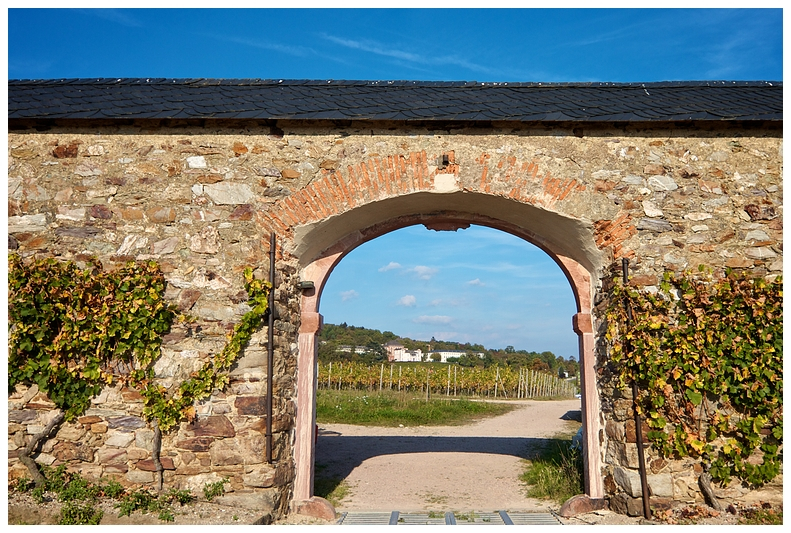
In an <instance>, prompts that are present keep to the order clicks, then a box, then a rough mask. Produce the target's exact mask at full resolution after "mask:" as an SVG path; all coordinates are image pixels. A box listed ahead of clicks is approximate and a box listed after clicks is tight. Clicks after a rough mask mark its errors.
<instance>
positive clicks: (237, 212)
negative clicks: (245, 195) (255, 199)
mask: <svg viewBox="0 0 791 533" xmlns="http://www.w3.org/2000/svg"><path fill="white" fill-rule="evenodd" d="M254 216H255V209H253V206H252V205H250V204H242V205H240V206H239V207H237V208H236V209H234V210H233V212H232V213H231V214H230V215H229V216H228V220H252V219H253V217H254Z"/></svg>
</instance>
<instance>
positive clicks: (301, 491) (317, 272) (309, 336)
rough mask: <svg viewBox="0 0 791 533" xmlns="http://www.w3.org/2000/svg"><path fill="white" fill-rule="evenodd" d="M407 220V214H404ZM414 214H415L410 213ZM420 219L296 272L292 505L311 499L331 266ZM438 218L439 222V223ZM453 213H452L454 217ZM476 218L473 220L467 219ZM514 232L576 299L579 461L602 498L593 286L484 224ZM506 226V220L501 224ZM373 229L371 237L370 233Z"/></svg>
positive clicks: (355, 238)
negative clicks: (323, 302) (303, 287)
mask: <svg viewBox="0 0 791 533" xmlns="http://www.w3.org/2000/svg"><path fill="white" fill-rule="evenodd" d="M407 218H409V217H407ZM413 218H414V217H413ZM418 218H419V220H413V221H406V220H403V219H401V220H394V221H390V222H389V223H386V224H385V225H382V226H379V227H377V228H376V230H374V231H373V232H369V231H360V232H356V233H354V234H351V235H349V236H347V237H346V238H345V239H343V240H341V241H340V242H338V243H336V244H335V245H333V246H332V247H330V248H329V249H328V250H327V251H326V252H325V253H324V254H322V255H321V257H319V258H317V259H315V260H313V261H312V262H310V263H309V264H307V265H306V266H305V267H304V269H303V270H302V273H301V279H302V280H305V281H312V282H313V284H314V287H315V288H314V289H311V290H309V291H306V292H305V293H304V294H303V295H302V298H301V302H300V314H301V315H300V316H301V325H300V329H299V338H298V345H299V355H298V361H297V368H298V376H297V413H296V420H295V440H294V460H295V463H296V475H295V479H294V492H293V495H292V504H293V505H295V506H299V505H300V504H301V503H302V502H306V501H310V500H311V498H313V481H314V478H313V474H314V466H315V427H316V390H317V386H318V357H317V355H318V334H319V331H320V329H321V326H322V322H323V321H322V316H321V314H319V312H318V306H319V296H320V294H321V290H322V288H323V287H324V284H325V283H326V281H327V278H328V277H329V274H330V272H331V271H332V269H333V268H334V266H335V265H336V264H337V263H338V262H339V261H340V260H341V258H342V257H343V256H344V255H346V254H347V253H348V252H350V251H351V250H353V249H354V248H356V247H357V246H359V245H360V244H362V243H364V242H366V241H368V240H371V239H372V238H375V237H377V236H380V235H383V234H385V233H388V232H390V231H393V230H395V229H399V228H400V227H404V226H408V225H412V224H414V223H416V222H417V223H422V222H426V220H425V218H424V217H418ZM442 218H443V217H440V218H439V220H438V219H436V218H434V219H432V220H434V221H439V222H444V221H445V220H443V219H442ZM456 218H457V217H454V220H455V219H456ZM469 218H470V221H472V222H474V223H480V221H479V220H477V218H478V217H475V216H471V217H469ZM472 219H476V220H472ZM486 225H490V226H491V227H494V228H496V229H501V230H503V231H507V232H509V233H512V234H516V235H517V236H520V237H521V238H524V239H525V240H528V241H529V242H531V243H533V244H536V245H538V246H539V247H541V248H542V249H543V250H544V251H545V252H547V253H548V254H549V255H550V256H551V257H552V258H553V259H555V261H556V262H557V263H558V265H559V266H560V267H561V269H562V270H563V272H564V273H565V275H566V277H567V279H568V280H569V283H570V284H571V288H572V292H573V293H574V297H575V299H576V303H577V314H576V315H574V317H573V320H572V326H573V329H574V332H575V333H577V335H578V337H579V360H580V381H581V389H582V402H581V403H582V405H581V411H582V427H583V459H584V469H585V494H586V495H587V496H589V497H590V498H603V497H604V490H603V483H602V478H601V453H600V446H599V423H600V422H599V395H598V388H597V386H596V377H595V369H594V361H595V355H594V333H593V321H592V315H591V309H592V293H593V291H592V285H591V275H590V273H589V272H588V271H587V269H585V268H584V267H583V266H582V265H581V264H580V263H579V262H577V261H575V260H574V259H572V258H570V257H568V256H566V255H563V254H560V253H553V251H552V249H551V246H549V245H547V243H546V242H536V241H541V240H542V239H540V238H537V236H534V235H532V234H531V233H530V232H529V231H526V230H521V231H518V230H519V229H521V228H517V229H516V230H515V228H512V227H501V226H503V225H502V224H497V223H496V222H495V223H492V224H486ZM506 226H510V224H506ZM372 233H373V235H372ZM531 237H532V238H531Z"/></svg>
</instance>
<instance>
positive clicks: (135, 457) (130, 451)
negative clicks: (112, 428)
mask: <svg viewBox="0 0 791 533" xmlns="http://www.w3.org/2000/svg"><path fill="white" fill-rule="evenodd" d="M126 455H127V457H129V460H130V461H139V460H140V459H146V458H148V457H151V452H150V451H149V450H144V449H143V448H127V449H126Z"/></svg>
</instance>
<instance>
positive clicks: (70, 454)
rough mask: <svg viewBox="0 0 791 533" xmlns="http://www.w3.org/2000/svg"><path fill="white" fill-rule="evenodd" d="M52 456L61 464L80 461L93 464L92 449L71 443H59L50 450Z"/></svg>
mask: <svg viewBox="0 0 791 533" xmlns="http://www.w3.org/2000/svg"><path fill="white" fill-rule="evenodd" d="M52 454H53V455H54V456H55V457H56V458H57V459H58V461H61V462H67V461H82V462H85V463H92V462H93V456H94V453H93V448H91V447H89V446H85V445H82V444H75V443H73V442H59V443H57V444H56V445H55V447H54V448H53V450H52Z"/></svg>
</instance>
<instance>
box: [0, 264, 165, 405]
mask: <svg viewBox="0 0 791 533" xmlns="http://www.w3.org/2000/svg"><path fill="white" fill-rule="evenodd" d="M8 262H9V264H8V319H9V327H10V330H9V338H8V344H9V356H8V386H9V389H10V390H13V388H14V387H15V386H16V384H18V383H28V384H30V383H36V384H37V385H38V387H39V390H41V391H42V392H44V393H46V394H47V396H48V397H49V398H50V400H51V401H52V402H53V403H54V404H55V405H56V406H57V407H58V408H59V409H61V410H63V411H64V412H65V415H66V420H71V419H73V418H74V417H76V416H79V415H81V414H82V413H84V412H85V410H86V409H87V408H88V406H89V405H90V400H91V398H93V397H94V396H96V395H97V394H99V392H101V390H102V388H103V387H104V386H105V385H109V384H112V383H113V381H114V380H116V381H117V380H119V379H120V380H129V379H130V378H131V377H132V376H131V373H130V371H131V370H133V369H134V368H135V367H143V368H145V367H148V366H151V365H152V364H153V362H154V361H155V360H156V359H157V358H158V357H159V354H160V346H161V343H162V335H163V334H164V333H166V332H167V331H168V330H169V329H170V326H171V324H172V323H173V321H174V320H175V318H176V311H175V309H174V308H173V306H171V305H169V304H167V303H166V302H165V301H164V299H163V295H164V292H165V285H166V282H165V278H164V276H163V275H162V272H161V271H160V270H159V268H158V267H157V266H156V264H155V263H152V262H148V263H137V264H135V263H129V264H127V265H126V266H124V267H123V268H120V269H118V270H116V271H114V272H108V271H105V270H103V269H102V266H101V263H99V262H98V261H95V260H91V261H90V263H89V268H85V269H80V268H78V267H77V265H76V264H75V263H73V262H70V261H56V260H55V259H51V258H48V259H39V260H35V261H30V262H24V261H22V259H21V258H20V257H19V256H17V255H11V256H10V257H9V260H8ZM125 370H126V371H125Z"/></svg>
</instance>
